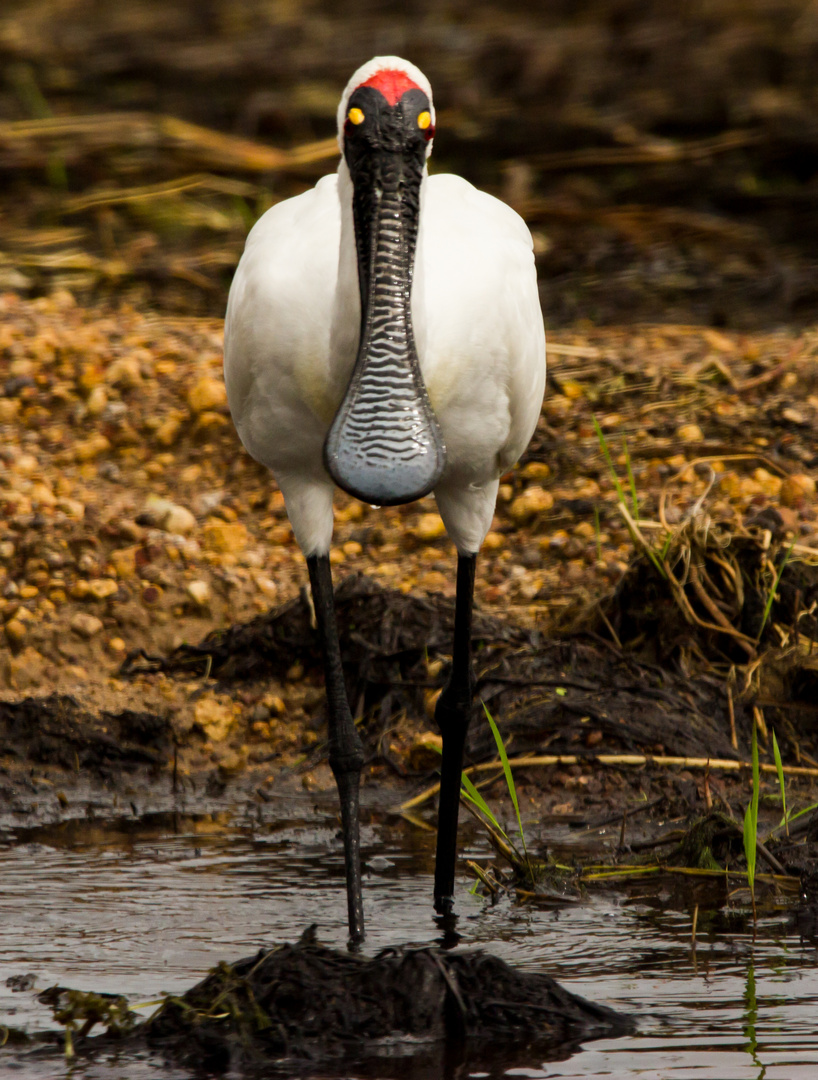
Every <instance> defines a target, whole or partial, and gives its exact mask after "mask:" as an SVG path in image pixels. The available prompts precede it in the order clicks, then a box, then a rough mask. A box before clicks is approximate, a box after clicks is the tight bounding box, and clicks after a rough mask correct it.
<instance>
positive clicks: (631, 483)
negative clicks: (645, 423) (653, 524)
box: [622, 439, 639, 521]
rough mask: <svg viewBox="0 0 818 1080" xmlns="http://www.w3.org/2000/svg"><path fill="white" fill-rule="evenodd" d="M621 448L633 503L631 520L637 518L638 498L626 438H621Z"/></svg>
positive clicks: (636, 519)
mask: <svg viewBox="0 0 818 1080" xmlns="http://www.w3.org/2000/svg"><path fill="white" fill-rule="evenodd" d="M622 449H623V450H624V451H625V468H626V469H627V471H628V486H629V487H630V489H631V502H632V503H633V520H634V521H638V520H639V499H638V498H637V496H636V478H635V477H634V475H633V468H632V467H631V455H630V451H629V450H628V443H627V440H626V439H623V440H622Z"/></svg>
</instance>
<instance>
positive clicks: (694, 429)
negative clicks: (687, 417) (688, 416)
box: [676, 424, 704, 443]
mask: <svg viewBox="0 0 818 1080" xmlns="http://www.w3.org/2000/svg"><path fill="white" fill-rule="evenodd" d="M676 436H677V438H678V439H680V440H681V441H682V442H683V443H700V442H704V432H703V431H702V429H701V428H700V427H699V425H698V424H682V426H681V427H680V428H677V429H676Z"/></svg>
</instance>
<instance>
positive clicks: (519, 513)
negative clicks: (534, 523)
mask: <svg viewBox="0 0 818 1080" xmlns="http://www.w3.org/2000/svg"><path fill="white" fill-rule="evenodd" d="M553 505H554V496H553V495H552V494H551V492H550V491H546V490H545V488H541V487H540V486H539V485H538V484H532V485H531V487H527V488H526V489H525V491H524V492H523V493H522V495H518V496H517V498H516V499H514V501H513V502H512V503H511V505H510V506H509V508H508V515H509V517H510V518H511V520H512V521H515V522H516V523H517V524H518V525H522V524H524V523H525V522H527V521H530V520H531V518H533V517H536V515H537V514H541V513H544V512H545V511H547V510H550V509H551V507H552V506H553Z"/></svg>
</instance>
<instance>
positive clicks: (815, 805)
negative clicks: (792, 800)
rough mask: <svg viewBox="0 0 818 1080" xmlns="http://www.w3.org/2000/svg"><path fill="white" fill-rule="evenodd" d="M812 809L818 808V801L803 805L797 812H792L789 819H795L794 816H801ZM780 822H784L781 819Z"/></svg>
mask: <svg viewBox="0 0 818 1080" xmlns="http://www.w3.org/2000/svg"><path fill="white" fill-rule="evenodd" d="M813 810H818V802H814V803H811V804H810V805H809V806H805V807H804V809H803V810H799V811H798V813H797V814H793V815H792V817H791V818H790V821H795V819H796V818H800V817H803V816H804V814H809V813H811V811H813ZM781 824H782V825H783V824H784V823H783V821H782V823H781Z"/></svg>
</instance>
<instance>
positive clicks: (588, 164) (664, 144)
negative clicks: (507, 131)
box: [529, 130, 764, 171]
mask: <svg viewBox="0 0 818 1080" xmlns="http://www.w3.org/2000/svg"><path fill="white" fill-rule="evenodd" d="M763 139H764V133H763V132H762V131H741V130H734V131H725V132H724V133H723V134H722V135H717V136H715V137H714V138H710V139H695V140H691V141H690V142H686V143H677V142H670V141H669V140H664V139H663V140H661V141H660V140H655V141H653V142H643V143H641V144H639V145H637V146H605V147H588V148H586V149H582V150H567V151H561V152H559V153H552V154H535V155H534V156H533V157H531V158H530V159H529V160H530V162H531V164H532V165H534V166H535V167H536V168H537V169H541V170H547V171H556V170H561V169H577V168H586V169H587V168H596V167H599V166H605V165H654V164H659V163H664V162H668V161H702V160H706V159H707V158H709V157H711V156H712V155H713V154H724V153H727V152H728V151H730V150H735V149H737V148H739V147H742V146H751V145H753V144H754V143H758V142H761V141H762V140H763Z"/></svg>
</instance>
